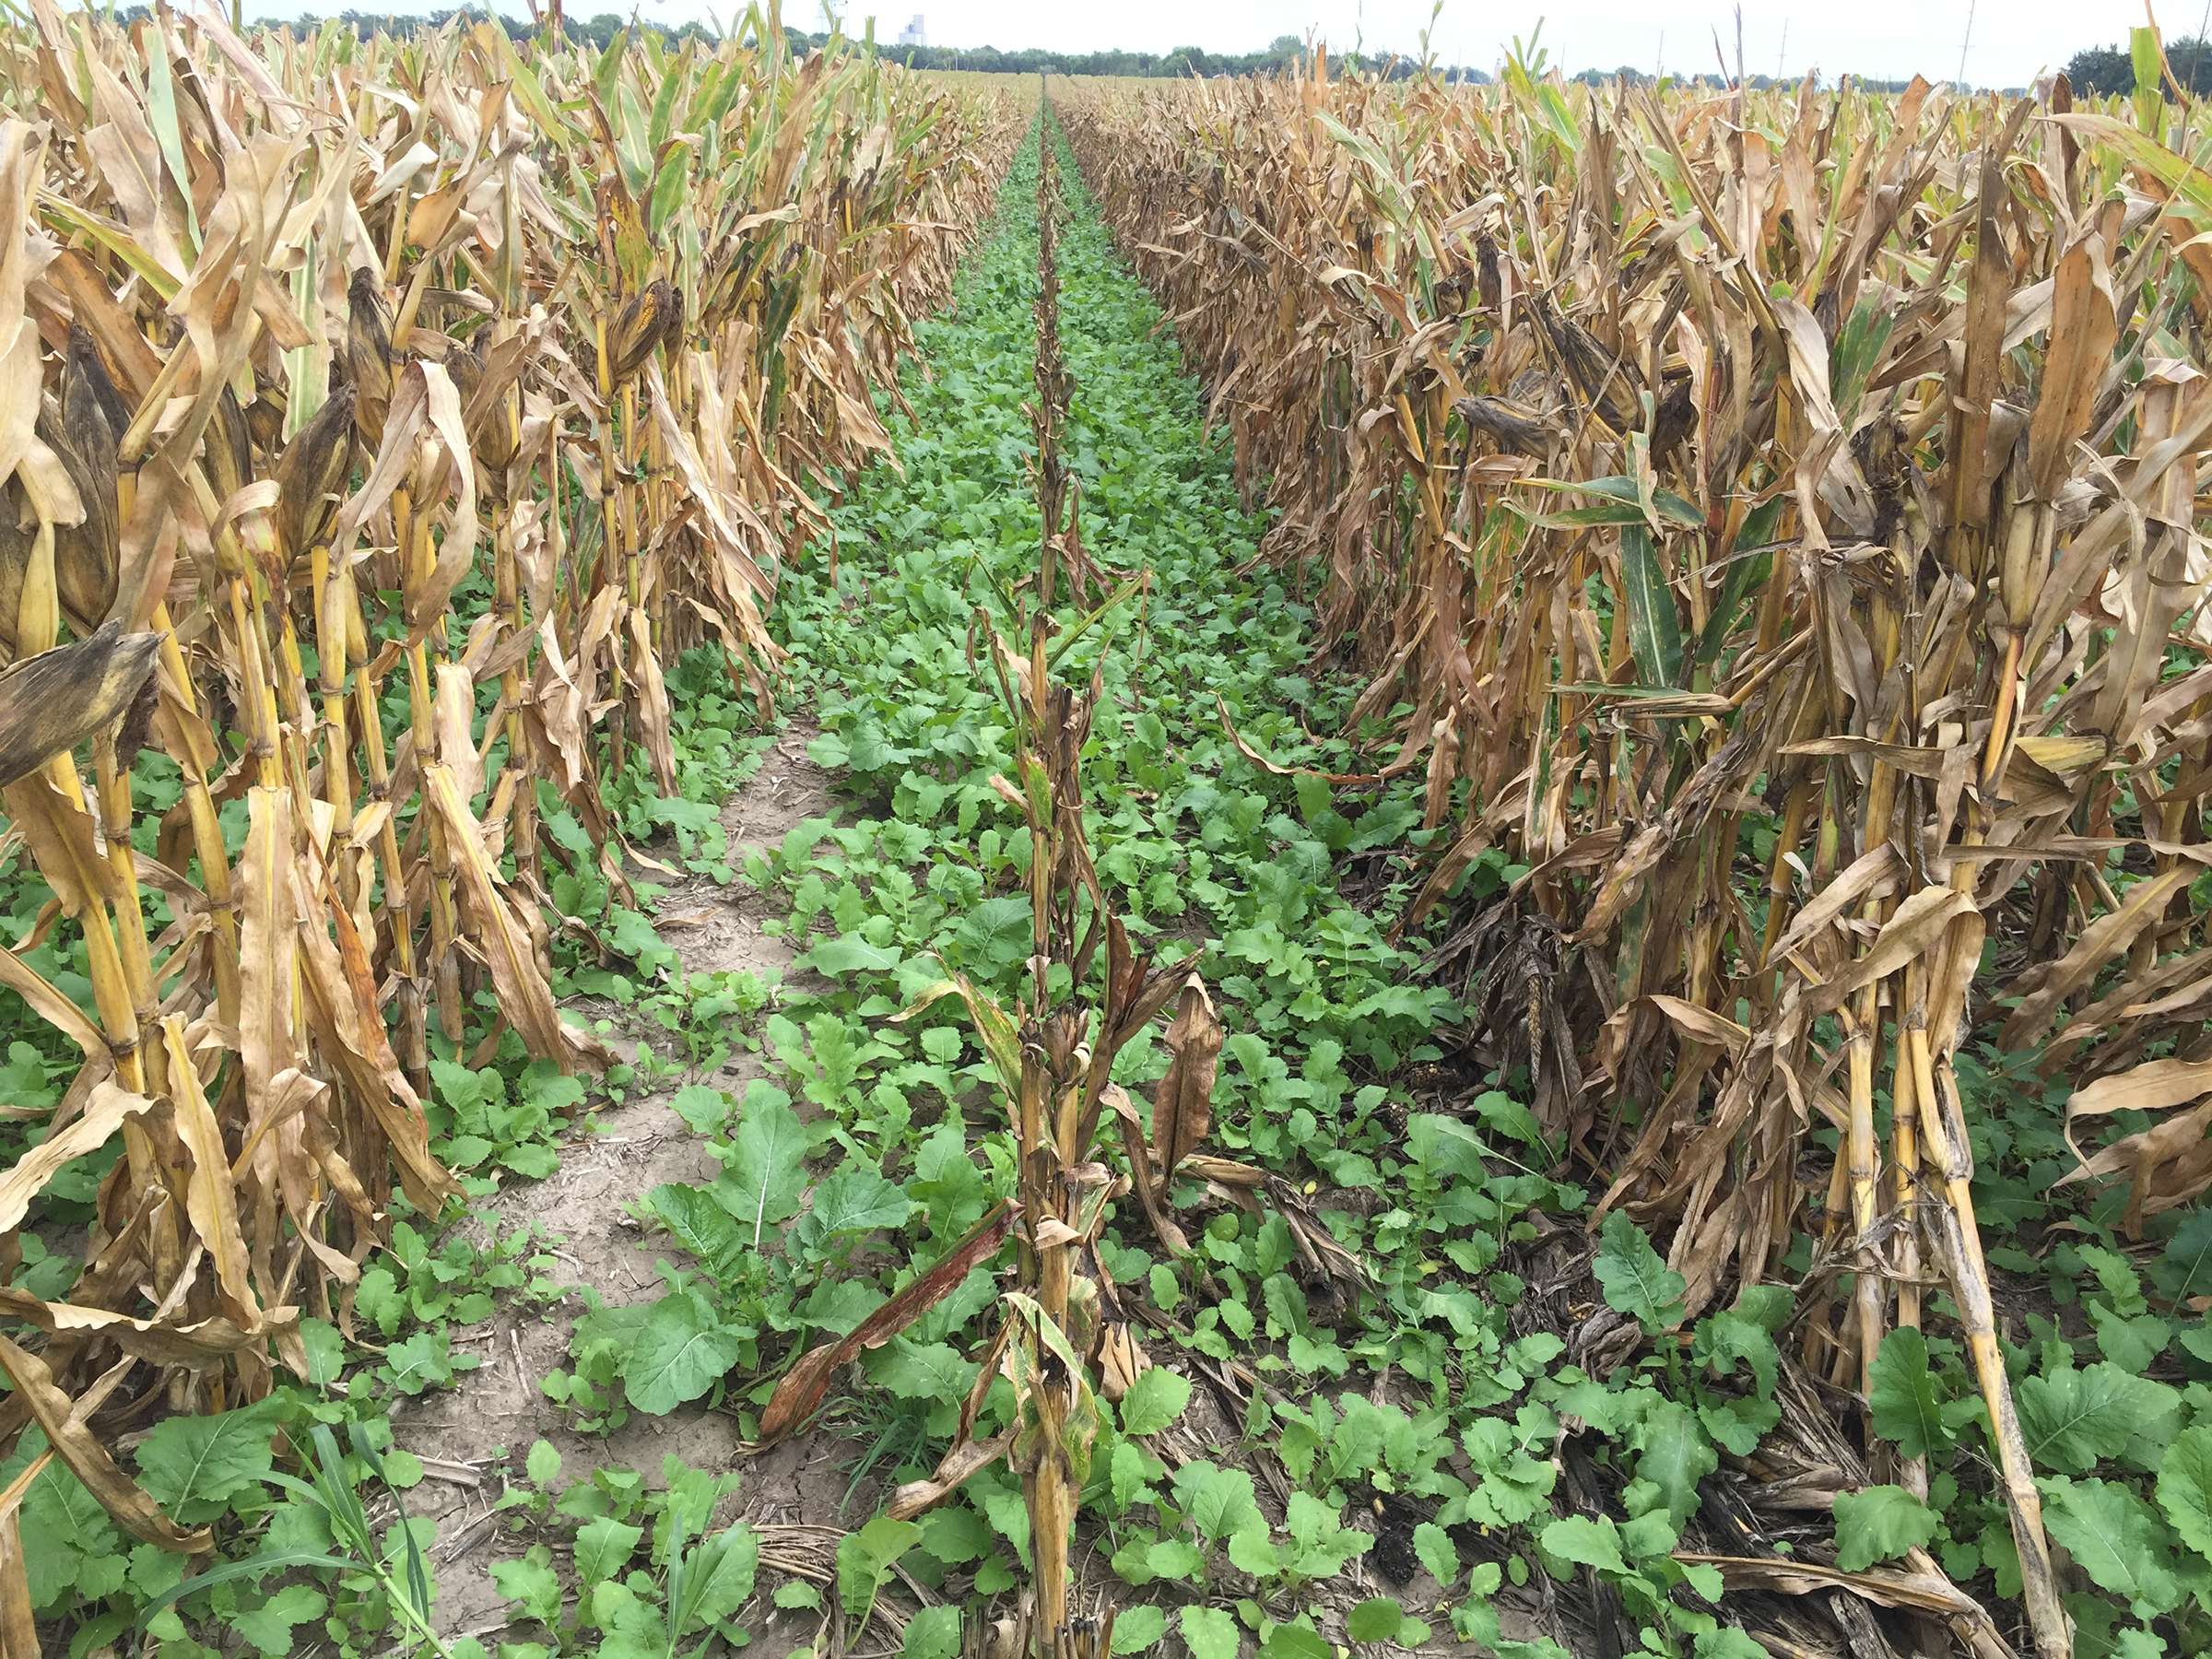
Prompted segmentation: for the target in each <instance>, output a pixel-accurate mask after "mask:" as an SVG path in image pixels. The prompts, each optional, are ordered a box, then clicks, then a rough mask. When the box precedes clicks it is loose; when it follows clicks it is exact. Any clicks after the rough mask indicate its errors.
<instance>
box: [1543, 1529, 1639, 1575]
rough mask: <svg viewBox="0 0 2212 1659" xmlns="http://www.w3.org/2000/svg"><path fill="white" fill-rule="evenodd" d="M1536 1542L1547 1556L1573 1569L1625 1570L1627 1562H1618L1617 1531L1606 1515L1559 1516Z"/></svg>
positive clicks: (1618, 1538) (1618, 1544) (1618, 1533)
mask: <svg viewBox="0 0 2212 1659" xmlns="http://www.w3.org/2000/svg"><path fill="white" fill-rule="evenodd" d="M1538 1542H1540V1543H1541V1544H1542V1545H1543V1546H1544V1552H1545V1553H1546V1554H1547V1555H1553V1556H1557V1557H1559V1559H1560V1560H1562V1561H1571V1562H1572V1563H1574V1565H1576V1566H1577V1567H1594V1568H1596V1569H1598V1571H1601V1572H1613V1573H1625V1572H1627V1571H1628V1570H1629V1564H1628V1562H1627V1561H1625V1560H1623V1559H1621V1554H1620V1529H1619V1528H1618V1527H1617V1526H1616V1525H1614V1524H1613V1520H1612V1517H1611V1516H1609V1515H1597V1516H1590V1515H1562V1516H1560V1517H1559V1519H1558V1520H1556V1521H1554V1522H1552V1523H1551V1524H1549V1525H1547V1526H1546V1527H1545V1529H1544V1531H1543V1534H1542V1535H1541V1537H1540V1538H1539V1539H1538Z"/></svg>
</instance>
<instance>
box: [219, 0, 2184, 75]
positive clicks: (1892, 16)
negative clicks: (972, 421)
mask: <svg viewBox="0 0 2212 1659" xmlns="http://www.w3.org/2000/svg"><path fill="white" fill-rule="evenodd" d="M348 3H352V4H359V5H362V6H364V8H365V9H371V10H376V11H385V10H390V11H415V10H420V11H429V10H431V9H434V8H436V7H437V6H441V5H450V4H453V0H247V7H246V9H247V12H248V15H250V16H253V17H269V16H278V17H294V16H298V15H299V14H300V12H301V11H308V12H312V13H317V14H324V13H335V12H336V11H338V10H339V9H341V8H342V6H345V5H346V4H348ZM566 3H567V6H568V8H569V10H570V13H571V15H572V16H579V17H588V16H591V15H593V14H594V13H597V12H601V11H611V12H616V13H618V14H620V15H623V16H626V17H627V16H629V14H630V13H631V12H632V10H633V9H634V10H635V12H636V13H637V14H638V15H639V16H641V18H644V19H645V20H646V21H648V22H654V23H660V24H664V25H666V26H669V27H674V26H675V25H677V24H680V23H685V22H688V21H690V20H692V19H694V18H723V19H725V20H726V19H727V18H730V17H731V16H732V15H733V14H734V13H735V11H737V10H738V9H740V7H739V5H738V4H735V3H734V0H566ZM832 3H833V4H836V5H837V6H838V7H839V9H840V11H841V13H842V15H843V17H844V18H845V26H846V32H847V33H849V34H853V35H857V34H858V33H859V32H860V31H861V29H862V27H863V25H864V22H865V18H866V16H867V15H868V13H869V12H870V11H873V12H874V13H875V16H876V19H877V38H878V39H879V40H887V41H888V40H892V39H895V38H896V37H897V35H898V33H899V30H900V29H901V28H902V27H903V26H904V25H905V23H906V21H907V19H908V18H910V17H911V16H912V15H913V13H914V12H915V11H917V10H919V11H920V12H921V13H922V14H923V16H924V18H925V19H926V26H927V31H928V40H929V42H930V44H932V45H933V46H997V47H1001V48H1004V49H1006V50H1013V49H1016V48H1018V47H1023V46H1041V47H1045V48H1049V49H1052V50H1055V51H1061V52H1093V51H1102V50H1107V49H1111V48H1114V47H1122V48H1126V49H1128V50H1130V51H1133V52H1159V53H1164V52H1167V51H1170V50H1171V49H1172V48H1174V47H1177V46H1200V47H1204V48H1206V50H1207V51H1209V52H1253V51H1257V50H1258V49H1260V48H1262V47H1264V46H1265V45H1266V44H1267V42H1268V41H1271V40H1273V39H1274V38H1275V37H1276V36H1277V35H1281V34H1297V35H1300V36H1303V35H1305V34H1306V33H1307V32H1308V31H1309V30H1316V29H1317V30H1318V31H1319V32H1320V34H1321V36H1322V38H1323V39H1324V40H1325V41H1328V42H1329V44H1330V45H1331V46H1332V47H1333V48H1343V47H1348V46H1350V45H1352V44H1353V43H1354V42H1355V41H1357V40H1359V39H1360V38H1362V37H1364V39H1365V40H1366V41H1367V43H1368V45H1369V46H1370V47H1378V46H1380V47H1387V48H1390V49H1393V50H1395V51H1400V52H1406V53H1411V52H1413V51H1414V50H1416V42H1417V41H1418V38H1419V35H1420V31H1421V28H1422V26H1423V25H1424V24H1425V23H1427V21H1428V19H1429V11H1430V0H1104V3H1102V4H1101V3H1100V0H1043V3H1042V4H1040V3H1039V0H832ZM2141 3H2142V0H1785V3H1783V4H1775V3H1774V0H1747V4H1746V5H1745V6H1744V7H1743V11H1744V62H1745V66H1746V67H1747V69H1749V70H1750V71H1751V72H1752V73H1753V74H1760V73H1764V74H1769V75H1772V74H1776V73H1782V74H1786V75H1788V76H1793V77H1794V76H1801V75H1803V74H1804V73H1805V72H1806V70H1808V69H1817V70H1818V71H1819V72H1820V73H1821V74H1822V75H1823V76H1828V77H1830V78H1831V79H1832V78H1833V77H1834V76H1838V75H1842V74H1856V75H1863V76H1872V77H1877V78H1884V79H1888V78H1892V77H1894V78H1899V79H1901V78H1903V77H1905V76H1910V75H1913V74H1920V75H1924V76H1927V77H1928V78H1929V79H1930V80H1941V79H1946V78H1948V77H1950V76H1955V75H1957V74H1958V73H1959V48H1960V46H1961V45H1962V44H1964V45H1965V47H1966V77H1967V79H1968V80H1970V81H1971V82H1973V83H1974V84H1976V85H1979V86H1991V87H2003V86H2024V85H2026V84H2027V83H2028V82H2029V81H2030V80H2031V79H2032V78H2033V77H2034V76H2036V75H2037V74H2038V73H2040V72H2043V71H2047V70H2050V69H2054V68H2057V67H2059V66H2060V65H2064V64H2065V61H2066V59H2067V58H2069V57H2071V56H2072V55H2073V54H2074V53H2076V52H2077V51H2078V50H2080V49H2081V48H2082V47H2085V46H2100V45H2105V44H2108V43H2118V44H2120V45H2122V46H2124V45H2125V43H2126V38H2127V31H2128V29H2129V28H2130V27H2131V26H2132V25H2136V24H2139V23H2141V22H2142V21H2143V12H2142V10H2141ZM498 4H499V6H500V9H501V10H502V11H508V12H512V13H513V14H515V15H517V16H521V15H523V14H524V9H525V8H524V0H498ZM1970 4H1971V5H1973V6H1974V7H1975V9H1974V15H1973V27H1972V31H1971V38H1970V37H1969V33H1968V27H1967V23H1968V10H1969V6H1970ZM2177 7H2178V8H2179V9H2176V8H2177ZM2160 13H2161V15H2160V18H2159V20H2160V22H2161V24H2162V25H2163V27H2164V29H2165V31H2166V34H2167V36H2168V38H2169V39H2171V38H2173V37H2175V36H2179V35H2184V34H2194V33H2196V32H2197V30H2198V29H2199V28H2200V27H2201V26H2202V18H2203V17H2204V16H2205V15H2207V14H2212V0H2165V4H2164V6H2161V7H2160ZM783 16H784V20H785V21H786V22H787V23H789V24H790V25H791V26H792V27H793V28H794V29H808V30H818V29H821V28H822V27H823V18H822V13H821V0H783ZM1539 20H1541V21H1542V23H1543V25H1544V34H1543V44H1544V46H1545V47H1546V49H1547V51H1548V53H1550V62H1551V64H1552V65H1553V66H1555V67H1559V68H1562V69H1564V70H1566V71H1567V72H1568V73H1570V74H1572V73H1574V72H1576V71H1578V70H1582V69H1589V68H1596V69H1613V68H1616V67H1618V66H1619V65H1624V64H1627V65H1635V66H1636V67H1638V68H1641V69H1646V70H1655V69H1667V70H1673V71H1676V72H1678V73H1696V72H1699V71H1702V70H1712V69H1714V68H1715V67H1716V65H1715V63H1714V57H1713V46H1712V31H1713V30H1714V29H1715V28H1718V29H1720V31H1721V36H1722V40H1723V42H1724V45H1725V47H1726V50H1727V53H1728V55H1729V60H1730V64H1731V65H1733V63H1734V60H1735V7H1734V6H1733V5H1732V4H1731V3H1729V0H1648V3H1647V4H1642V5H1637V4H1633V3H1631V0H1504V3H1503V4H1500V0H1444V7H1443V12H1442V15H1441V18H1439V19H1438V20H1437V23H1436V28H1435V32H1434V35H1433V43H1434V47H1435V51H1436V53H1437V56H1438V57H1439V58H1441V60H1443V61H1444V62H1446V63H1458V64H1466V65H1471V66H1474V67H1476V68H1486V69H1487V68H1490V67H1492V66H1493V65H1495V64H1496V63H1497V61H1498V59H1499V57H1500V54H1501V53H1502V51H1503V49H1504V47H1505V46H1506V45H1507V43H1508V42H1509V41H1511V40H1512V37H1513V36H1514V35H1516V34H1518V35H1521V36H1523V37H1524V38H1525V37H1526V36H1527V35H1528V33H1529V32H1530V31H1531V30H1532V29H1535V26H1536V24H1537V22H1538V21H1539Z"/></svg>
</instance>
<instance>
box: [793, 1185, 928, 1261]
mask: <svg viewBox="0 0 2212 1659" xmlns="http://www.w3.org/2000/svg"><path fill="white" fill-rule="evenodd" d="M913 1213H914V1204H913V1200H912V1199H911V1198H909V1197H908V1196H907V1195H906V1194H905V1193H904V1192H903V1191H901V1190H900V1187H899V1186H898V1185H897V1184H896V1183H895V1182H889V1181H886V1180H885V1179H884V1178H883V1177H882V1175H880V1174H878V1173H877V1171H874V1170H867V1169H861V1168H858V1167H855V1166H848V1167H846V1168H845V1169H841V1170H840V1171H838V1172H837V1173H836V1174H834V1175H832V1176H830V1178H829V1179H828V1180H826V1181H824V1182H821V1183H820V1184H819V1185H818V1186H817V1187H816V1188H815V1189H814V1203H813V1206H812V1207H811V1208H809V1209H808V1210H807V1212H806V1220H805V1221H804V1222H803V1223H802V1224H801V1228H802V1231H803V1232H804V1233H805V1235H806V1239H807V1241H808V1242H809V1243H810V1244H811V1243H816V1242H818V1241H821V1240H823V1239H827V1238H831V1237H834V1236H836V1235H837V1234H840V1233H856V1232H874V1231H877V1230H880V1229H884V1228H892V1227H900V1226H903V1225H905V1222H906V1218H908V1217H909V1216H911V1215H912V1214H913Z"/></svg>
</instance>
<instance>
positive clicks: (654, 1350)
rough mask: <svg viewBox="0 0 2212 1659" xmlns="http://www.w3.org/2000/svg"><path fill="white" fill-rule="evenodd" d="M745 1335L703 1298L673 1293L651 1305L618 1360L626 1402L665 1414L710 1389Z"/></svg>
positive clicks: (653, 1413) (739, 1350) (735, 1356)
mask: <svg viewBox="0 0 2212 1659" xmlns="http://www.w3.org/2000/svg"><path fill="white" fill-rule="evenodd" d="M746 1341H747V1336H746V1334H745V1333H744V1332H742V1331H739V1330H737V1329H735V1328H734V1327H731V1326H727V1325H724V1324H722V1323H721V1322H720V1320H719V1319H718V1318H717V1316H716V1315H715V1313H714V1312H713V1310H712V1309H711V1308H709V1307H707V1306H705V1305H704V1299H703V1298H701V1297H700V1296H698V1295H696V1294H694V1293H692V1292H690V1291H677V1292H676V1293H675V1294H673V1295H670V1296H664V1297H663V1298H661V1300H659V1301H657V1302H655V1303H654V1304H653V1312H651V1313H650V1314H648V1315H647V1316H646V1320H645V1323H644V1324H643V1325H642V1326H641V1327H640V1328H639V1331H638V1334H637V1336H636V1338H635V1340H634V1341H633V1342H632V1344H631V1346H630V1348H629V1353H628V1355H627V1356H626V1357H625V1358H624V1359H623V1361H622V1389H623V1393H624V1394H626V1395H627V1396H628V1397H629V1403H630V1404H631V1405H632V1406H636V1407H637V1408H638V1409H639V1410H640V1411H642V1412H645V1413H648V1414H649V1415H651V1416H653V1417H665V1416H666V1415H667V1414H668V1413H669V1412H671V1411H674V1410H675V1409H676V1408H677V1406H681V1405H683V1404H684V1403H685V1402H686V1401H687V1400H696V1399H698V1398H699V1397H700V1395H701V1394H705V1393H706V1392H707V1391H708V1390H709V1389H711V1388H712V1387H713V1386H714V1384H715V1383H717V1382H721V1381H722V1379H723V1378H724V1376H726V1375H727V1374H728V1372H729V1370H730V1368H731V1367H732V1366H733V1365H735V1364H736V1363H737V1360H738V1358H739V1357H740V1356H741V1355H742V1354H743V1353H744V1352H745V1345H746Z"/></svg>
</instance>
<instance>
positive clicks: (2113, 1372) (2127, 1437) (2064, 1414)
mask: <svg viewBox="0 0 2212 1659" xmlns="http://www.w3.org/2000/svg"><path fill="white" fill-rule="evenodd" d="M2015 1398H2016V1400H2017V1402H2018V1409H2019V1414H2020V1432H2021V1434H2022V1436H2023V1437H2024V1438H2025V1439H2026V1441H2027V1442H2028V1454H2029V1456H2030V1457H2032V1458H2033V1459H2034V1460H2035V1461H2036V1462H2037V1463H2038V1464H2039V1465H2041V1466H2042V1467H2044V1468H2047V1469H2056V1470H2058V1471H2059V1472H2061V1473H2062V1474H2067V1475H2083V1474H2087V1473H2088V1471H2089V1470H2090V1469H2092V1468H2094V1467H2096V1465H2098V1464H2099V1463H2100V1462H2101V1461H2102V1460H2104V1459H2105V1458H2108V1457H2117V1456H2118V1455H2119V1454H2120V1453H2122V1452H2123V1451H2124V1450H2125V1449H2126V1447H2127V1444H2128V1442H2129V1441H2132V1440H2134V1439H2135V1438H2136V1435H2137V1434H2139V1433H2141V1432H2143V1431H2144V1430H2146V1429H2147V1428H2148V1427H2154V1426H2155V1425H2156V1424H2157V1423H2158V1422H2159V1420H2160V1419H2162V1418H2168V1417H2170V1416H2171V1413H2172V1412H2173V1409H2174V1406H2175V1404H2176V1402H2177V1400H2178V1398H2179V1396H2178V1395H2177V1394H2175V1392H2174V1391H2173V1390H2172V1389H2171V1388H2169V1387H2167V1386H2166V1384H2164V1383H2163V1382H2152V1381H2151V1380H2150V1379H2149V1378H2147V1377H2138V1376H2135V1375H2133V1374H2131V1373H2129V1372H2127V1371H2122V1370H2121V1369H2120V1368H2119V1367H2118V1366H2116V1365H2112V1364H2109V1363H2106V1362H2102V1361H2100V1362H2099V1363H2098V1364H2095V1365H2088V1366H2083V1367H2080V1368H2079V1369H2077V1368H2075V1367H2073V1366H2070V1365H2069V1366H2062V1367H2059V1368H2057V1369H2055V1370H2053V1371H2041V1372H2038V1373H2037V1374H2036V1375H2034V1376H2031V1377H2027V1378H2023V1379H2022V1380H2021V1382H2020V1385H2019V1387H2018V1389H2017V1390H2016V1391H2015Z"/></svg>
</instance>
